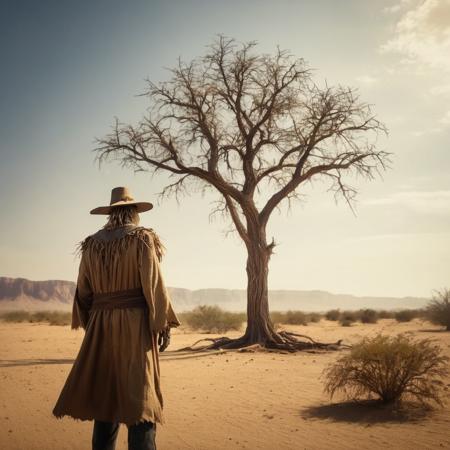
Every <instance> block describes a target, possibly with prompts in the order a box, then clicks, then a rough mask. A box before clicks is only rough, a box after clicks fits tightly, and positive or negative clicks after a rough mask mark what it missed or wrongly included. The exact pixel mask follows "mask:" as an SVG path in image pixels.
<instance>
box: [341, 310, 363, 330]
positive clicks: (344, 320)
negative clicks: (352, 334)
mask: <svg viewBox="0 0 450 450" xmlns="http://www.w3.org/2000/svg"><path fill="white" fill-rule="evenodd" d="M357 320H358V314H357V313H356V312H355V311H343V312H342V313H341V315H340V317H339V323H340V324H341V325H342V326H343V327H349V326H351V324H352V323H354V322H356V321H357Z"/></svg>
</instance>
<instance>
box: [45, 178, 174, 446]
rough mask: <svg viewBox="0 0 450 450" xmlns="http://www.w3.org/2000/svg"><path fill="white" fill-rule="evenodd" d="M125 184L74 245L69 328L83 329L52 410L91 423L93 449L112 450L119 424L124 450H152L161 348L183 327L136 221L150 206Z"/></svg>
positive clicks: (157, 255)
mask: <svg viewBox="0 0 450 450" xmlns="http://www.w3.org/2000/svg"><path fill="white" fill-rule="evenodd" d="M152 207H153V205H152V204H151V203H149V202H137V201H135V200H134V199H133V197H132V196H131V194H130V191H129V190H128V189H127V188H125V187H116V188H114V189H113V190H112V192H111V202H110V205H109V206H100V207H98V208H95V209H93V210H92V211H91V214H107V215H109V217H108V221H107V223H106V225H105V226H104V227H103V228H102V229H101V230H99V231H98V232H97V233H95V234H92V235H90V236H88V237H87V238H86V239H84V240H83V241H82V242H81V243H80V246H79V250H80V252H81V261H80V267H79V273H78V280H77V287H76V292H75V298H74V303H73V311H72V325H71V327H72V329H77V328H79V327H80V326H81V327H82V328H83V329H84V330H85V335H84V339H83V342H82V344H81V347H80V350H79V353H78V355H77V358H76V360H75V362H74V364H73V367H72V369H71V371H70V373H69V376H68V378H67V380H66V383H65V385H64V387H63V389H62V391H61V394H60V396H59V398H58V401H57V403H56V405H55V407H54V409H53V415H54V416H55V417H58V418H61V417H63V416H71V417H73V418H76V419H81V420H94V426H93V434H92V449H93V450H106V449H107V450H114V448H115V445H116V438H117V434H118V431H119V425H120V423H124V424H126V426H127V428H128V448H129V450H149V449H156V440H155V437H156V423H157V422H159V423H161V424H164V423H165V418H164V414H163V396H162V392H161V387H160V370H159V352H160V351H164V350H165V349H166V347H167V346H168V345H169V342H170V328H171V327H177V326H179V325H181V323H180V321H179V320H178V318H177V316H176V314H175V312H174V310H173V308H172V304H171V300H170V297H169V294H168V291H167V289H166V286H165V283H164V279H163V276H162V273H161V268H160V261H161V258H162V256H163V253H164V246H163V245H162V243H161V241H160V239H159V238H158V236H157V234H156V233H155V232H154V231H153V230H152V229H151V228H144V227H140V226H138V224H139V213H141V212H144V211H148V210H150V209H152Z"/></svg>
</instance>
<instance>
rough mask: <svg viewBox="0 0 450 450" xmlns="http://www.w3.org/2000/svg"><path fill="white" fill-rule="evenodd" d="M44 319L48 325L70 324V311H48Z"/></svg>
mask: <svg viewBox="0 0 450 450" xmlns="http://www.w3.org/2000/svg"><path fill="white" fill-rule="evenodd" d="M45 320H46V321H48V323H49V324H50V325H70V323H71V322H72V313H70V312H63V311H50V312H49V314H48V315H47V317H46V319H45Z"/></svg>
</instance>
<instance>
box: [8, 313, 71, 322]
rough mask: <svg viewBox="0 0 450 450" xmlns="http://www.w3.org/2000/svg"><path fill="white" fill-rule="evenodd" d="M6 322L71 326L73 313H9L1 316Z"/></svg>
mask: <svg viewBox="0 0 450 450" xmlns="http://www.w3.org/2000/svg"><path fill="white" fill-rule="evenodd" d="M1 318H2V319H3V320H5V321H6V322H31V323H39V322H48V323H49V324H50V325H69V324H70V323H71V320H72V313H71V312H65V311H35V312H29V311H9V312H7V313H4V314H2V315H1Z"/></svg>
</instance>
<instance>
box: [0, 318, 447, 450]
mask: <svg viewBox="0 0 450 450" xmlns="http://www.w3.org/2000/svg"><path fill="white" fill-rule="evenodd" d="M289 329H295V330H296V331H298V332H300V333H302V332H303V333H305V334H306V333H307V334H309V335H310V336H312V337H314V338H317V339H319V340H323V341H336V340H337V339H339V338H343V339H344V340H345V341H346V342H347V343H351V342H354V341H355V340H357V339H358V338H360V337H362V336H364V335H367V334H373V333H376V332H378V331H381V330H383V331H384V332H386V333H398V332H404V331H409V332H412V333H414V335H416V336H420V337H432V338H436V339H438V340H439V341H440V342H441V345H442V347H443V348H444V349H445V352H446V354H447V355H449V356H450V333H445V332H439V331H437V328H436V327H433V326H431V325H430V324H428V323H426V322H421V321H413V322H411V323H406V324H397V323H396V322H395V321H393V320H382V321H380V323H379V324H377V325H362V324H357V325H354V326H352V327H349V328H344V327H340V326H337V325H336V324H335V323H334V322H327V321H322V322H321V323H320V324H314V325H309V326H307V327H302V326H296V327H289ZM83 334H84V332H83V331H82V330H77V331H73V330H70V328H69V327H68V326H66V327H59V326H49V325H44V324H7V323H0V342H1V346H0V380H1V388H0V407H1V412H0V448H1V449H8V450H12V449H20V450H32V449H41V450H44V449H45V450H50V449H58V450H62V449H80V450H86V449H89V448H90V439H91V430H92V422H89V421H84V422H83V421H76V420H74V419H71V418H64V419H62V420H57V419H56V418H54V417H53V416H52V415H51V410H52V408H53V405H54V403H55V401H56V399H57V396H58V395H59V392H60V389H61V387H62V385H63V383H64V381H65V379H66V377H67V374H68V372H69V370H70V368H71V364H72V362H73V359H74V358H75V356H76V354H77V351H78V349H79V346H80V343H81V340H82V339H83ZM237 334H238V333H230V336H231V335H237ZM201 337H205V335H199V334H194V333H188V332H187V330H184V329H183V328H180V329H178V330H174V331H173V338H172V345H171V346H170V347H169V349H168V350H167V351H166V352H164V353H163V354H162V355H161V370H162V386H163V393H164V398H165V412H166V417H167V424H166V425H164V426H158V429H157V443H158V448H159V449H170V450H178V449H196V450H197V449H198V450H200V449H202V450H203V449H205V450H206V449H208V450H213V449H241V448H242V449H356V448H358V449H379V448H392V449H410V450H411V449H432V448H433V449H434V448H447V449H449V448H450V398H449V400H448V403H447V406H446V407H445V408H443V409H436V410H435V411H433V412H431V413H427V414H425V415H423V414H421V413H420V411H416V410H414V409H411V412H410V413H408V415H407V416H405V415H400V416H399V415H395V414H392V413H389V412H387V411H382V410H379V409H377V410H373V409H370V408H368V407H363V406H355V405H346V404H342V403H341V404H340V403H338V402H339V399H335V400H334V401H333V402H330V401H329V399H328V398H327V397H326V395H325V394H324V393H323V392H322V381H321V380H320V378H319V377H320V374H321V371H322V369H323V368H324V367H325V365H326V364H327V363H329V362H330V361H332V360H333V359H335V358H336V357H338V356H339V352H336V353H328V354H308V353H299V354H294V355H291V354H267V353H241V352H235V351H234V352H226V353H219V354H210V355H206V356H198V355H192V354H186V353H185V354H179V353H174V352H173V351H170V350H174V349H176V348H181V347H183V346H185V345H188V344H191V343H193V342H195V341H196V340H197V339H200V338H201ZM446 381H447V382H448V385H449V390H447V391H446V392H445V393H446V394H448V393H450V377H449V379H448V380H446ZM449 397H450V396H449ZM126 431H127V430H126V427H125V426H122V427H121V430H120V433H119V438H118V445H117V449H118V450H121V449H126V448H127V447H126Z"/></svg>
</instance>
